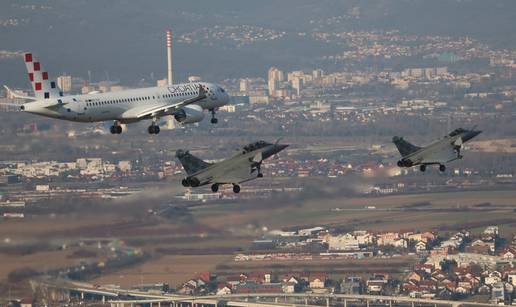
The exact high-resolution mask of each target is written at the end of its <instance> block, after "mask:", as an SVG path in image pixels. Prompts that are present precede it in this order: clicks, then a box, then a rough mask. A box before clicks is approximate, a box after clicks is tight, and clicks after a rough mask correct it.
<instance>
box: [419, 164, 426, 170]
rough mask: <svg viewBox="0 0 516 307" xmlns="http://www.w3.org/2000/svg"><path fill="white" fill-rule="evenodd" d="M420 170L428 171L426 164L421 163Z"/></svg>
mask: <svg viewBox="0 0 516 307" xmlns="http://www.w3.org/2000/svg"><path fill="white" fill-rule="evenodd" d="M419 170H420V171H422V172H424V171H426V165H424V164H423V165H421V166H420V167H419Z"/></svg>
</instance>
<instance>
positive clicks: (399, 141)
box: [392, 136, 421, 156]
mask: <svg viewBox="0 0 516 307" xmlns="http://www.w3.org/2000/svg"><path fill="white" fill-rule="evenodd" d="M392 142H393V143H394V144H395V145H396V147H397V148H398V151H399V152H400V154H401V155H402V156H407V155H410V154H411V153H414V152H416V151H418V150H420V149H421V147H417V146H415V145H412V144H410V143H409V142H407V141H405V140H404V139H403V138H402V137H399V136H395V137H393V138H392Z"/></svg>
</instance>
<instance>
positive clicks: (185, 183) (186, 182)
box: [181, 178, 190, 188]
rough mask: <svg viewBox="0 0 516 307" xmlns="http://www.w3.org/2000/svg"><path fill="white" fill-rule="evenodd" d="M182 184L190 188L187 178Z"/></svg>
mask: <svg viewBox="0 0 516 307" xmlns="http://www.w3.org/2000/svg"><path fill="white" fill-rule="evenodd" d="M181 184H182V185H183V186H184V187H185V188H186V187H189V186H190V184H188V180H186V178H185V179H183V180H181Z"/></svg>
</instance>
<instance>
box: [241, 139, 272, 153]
mask: <svg viewBox="0 0 516 307" xmlns="http://www.w3.org/2000/svg"><path fill="white" fill-rule="evenodd" d="M269 145H271V144H270V143H267V142H265V141H258V142H255V143H251V144H249V145H246V146H244V152H246V153H248V152H251V151H255V150H257V149H260V148H264V147H266V146H269Z"/></svg>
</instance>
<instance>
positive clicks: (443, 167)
mask: <svg viewBox="0 0 516 307" xmlns="http://www.w3.org/2000/svg"><path fill="white" fill-rule="evenodd" d="M439 171H441V173H444V172H445V171H446V166H445V165H444V164H441V165H439Z"/></svg>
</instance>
